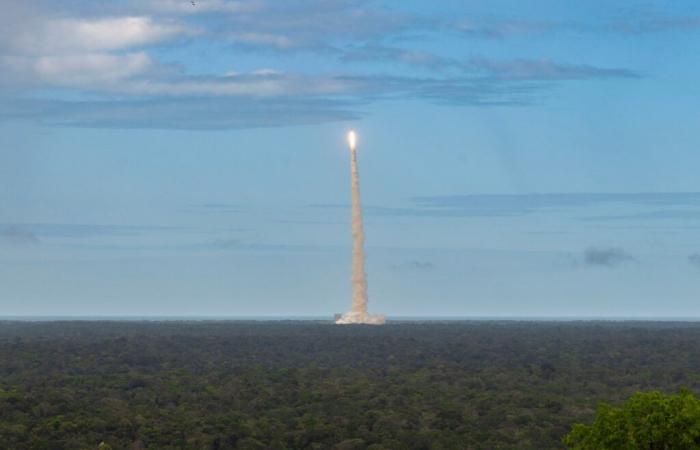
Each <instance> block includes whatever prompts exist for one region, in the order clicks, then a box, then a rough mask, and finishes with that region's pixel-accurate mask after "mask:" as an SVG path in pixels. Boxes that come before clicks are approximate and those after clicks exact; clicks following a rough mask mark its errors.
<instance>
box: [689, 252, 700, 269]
mask: <svg viewBox="0 0 700 450" xmlns="http://www.w3.org/2000/svg"><path fill="white" fill-rule="evenodd" d="M688 262H689V263H690V264H692V265H694V266H695V267H698V268H700V253H692V254H690V255H688Z"/></svg>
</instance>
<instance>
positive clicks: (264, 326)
mask: <svg viewBox="0 0 700 450" xmlns="http://www.w3.org/2000/svg"><path fill="white" fill-rule="evenodd" d="M680 389H687V391H684V392H692V393H694V394H695V395H697V394H698V393H700V324H695V323H684V322H586V321H581V322H576V321H572V322H528V321H454V322H450V321H445V322H437V321H436V322H391V323H389V324H387V325H386V326H375V327H373V326H336V325H333V324H332V323H330V321H329V322H323V321H305V322H302V321H274V322H273V321H270V322H264V321H261V322H256V321H163V322H149V321H52V322H19V321H3V322H0V448H3V449H47V450H49V449H50V450H60V449H71V450H73V449H97V448H102V449H110V448H111V449H211V450H215V449H339V450H340V449H346V450H347V449H368V450H370V449H371V450H380V449H386V450H389V449H391V450H401V449H484V450H486V449H538V450H541V449H561V448H564V447H565V445H564V443H563V439H564V437H565V436H566V435H567V433H569V432H570V431H571V430H572V427H573V426H574V424H575V423H591V422H592V421H593V420H594V416H595V412H596V407H597V405H598V404H600V403H601V402H605V403H608V404H611V405H617V404H620V403H622V402H623V401H624V400H625V399H627V398H628V397H630V396H632V395H633V394H635V393H636V392H638V391H650V390H657V391H660V392H663V393H676V392H679V390H680Z"/></svg>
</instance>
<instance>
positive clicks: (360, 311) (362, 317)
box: [335, 131, 386, 325]
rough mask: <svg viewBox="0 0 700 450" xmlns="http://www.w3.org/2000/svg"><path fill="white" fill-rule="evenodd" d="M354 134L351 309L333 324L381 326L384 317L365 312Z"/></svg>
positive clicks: (362, 233)
mask: <svg viewBox="0 0 700 450" xmlns="http://www.w3.org/2000/svg"><path fill="white" fill-rule="evenodd" d="M355 140H356V136H355V132H354V131H351V132H350V133H349V134H348V143H349V144H350V180H351V181H350V184H351V188H352V277H351V280H352V307H351V309H350V311H348V312H346V313H345V314H342V315H340V316H337V318H336V319H337V320H336V321H335V323H337V324H352V323H363V324H369V325H381V324H383V323H385V322H386V317H384V316H383V315H381V314H369V313H368V312H367V275H366V274H365V231H364V229H363V227H362V204H361V203H360V173H359V171H358V170H357V151H356V146H355Z"/></svg>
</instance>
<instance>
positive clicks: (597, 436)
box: [564, 390, 700, 450]
mask: <svg viewBox="0 0 700 450" xmlns="http://www.w3.org/2000/svg"><path fill="white" fill-rule="evenodd" d="M564 442H565V443H566V444H567V445H568V446H569V447H570V448H572V449H573V450H628V449H633V450H696V449H698V448H700V400H698V399H697V398H696V397H695V396H694V395H693V393H692V392H690V391H687V390H682V391H681V392H680V393H678V394H677V395H671V396H665V395H663V394H662V393H661V392H656V391H652V392H638V393H636V394H634V395H633V396H632V397H631V398H630V399H628V400H627V401H625V403H624V404H623V405H622V406H620V407H615V406H610V405H608V404H605V403H603V404H601V405H600V406H599V407H598V411H597V413H596V418H595V421H594V422H593V424H591V425H584V424H576V425H574V428H573V430H572V431H571V433H569V434H568V435H567V436H566V437H565V438H564Z"/></svg>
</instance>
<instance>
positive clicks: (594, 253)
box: [583, 247, 634, 267]
mask: <svg viewBox="0 0 700 450" xmlns="http://www.w3.org/2000/svg"><path fill="white" fill-rule="evenodd" d="M633 260H634V258H633V257H632V255H630V254H629V253H627V252H626V251H625V250H623V249H621V248H617V247H590V248H587V249H586V250H585V252H584V253H583V263H584V264H585V265H587V266H592V267H615V266H618V265H620V264H622V263H625V262H629V261H633Z"/></svg>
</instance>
